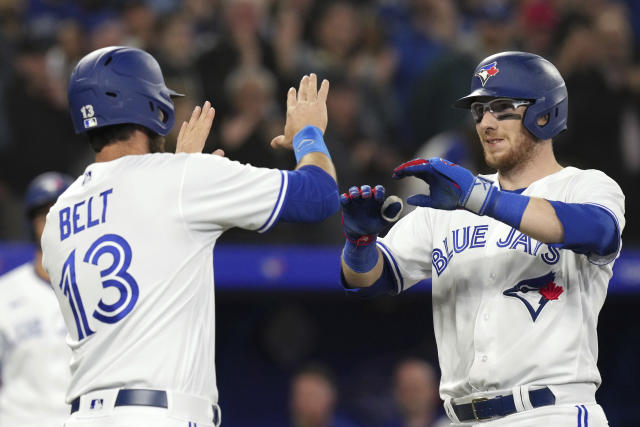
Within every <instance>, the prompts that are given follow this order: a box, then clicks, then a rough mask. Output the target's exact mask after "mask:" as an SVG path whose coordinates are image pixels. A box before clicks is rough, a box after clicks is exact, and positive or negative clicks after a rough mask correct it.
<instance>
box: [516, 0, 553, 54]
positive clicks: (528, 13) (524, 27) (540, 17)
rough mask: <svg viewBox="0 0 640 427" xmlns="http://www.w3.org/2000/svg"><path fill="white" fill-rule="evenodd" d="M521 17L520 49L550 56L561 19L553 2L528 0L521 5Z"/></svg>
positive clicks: (548, 0)
mask: <svg viewBox="0 0 640 427" xmlns="http://www.w3.org/2000/svg"><path fill="white" fill-rule="evenodd" d="M519 18H520V20H521V23H520V28H521V31H520V32H519V34H518V37H519V40H520V43H521V48H520V50H524V51H526V52H531V53H535V54H537V55H540V56H543V57H545V58H546V57H548V56H549V54H550V53H551V48H552V44H553V35H554V32H555V29H556V26H557V25H558V21H559V17H558V12H557V10H556V9H555V7H554V5H553V3H552V2H551V1H550V0H527V1H525V2H524V3H523V5H522V6H521V10H520V17H519Z"/></svg>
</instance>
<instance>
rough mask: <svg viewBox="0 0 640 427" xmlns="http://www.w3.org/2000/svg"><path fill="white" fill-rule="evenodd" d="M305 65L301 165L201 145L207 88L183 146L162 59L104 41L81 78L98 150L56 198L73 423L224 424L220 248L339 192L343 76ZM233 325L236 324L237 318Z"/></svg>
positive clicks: (290, 105) (290, 134) (301, 218)
mask: <svg viewBox="0 0 640 427" xmlns="http://www.w3.org/2000/svg"><path fill="white" fill-rule="evenodd" d="M316 80H317V79H316V76H315V75H313V74H312V75H310V76H304V77H303V78H302V80H301V82H300V87H299V89H298V91H296V90H295V89H294V88H291V89H290V90H289V93H288V98H287V121H286V125H285V132H284V135H280V136H278V137H276V138H274V140H273V141H272V146H274V147H285V148H293V149H294V153H295V156H296V159H297V161H298V164H297V168H296V170H294V171H282V170H277V169H262V168H258V167H254V166H251V165H244V164H240V163H238V162H233V161H231V160H229V159H227V158H225V157H223V156H221V155H210V154H202V153H201V150H202V148H203V147H204V142H205V139H206V137H207V135H208V133H209V129H210V127H211V123H212V121H213V117H214V110H213V108H211V106H210V104H209V103H208V102H206V103H205V104H204V106H203V107H202V108H200V107H196V109H195V110H194V112H193V114H192V116H191V119H190V121H189V122H188V123H187V122H185V123H183V124H182V127H181V130H180V134H179V137H178V151H180V153H177V154H173V153H161V152H155V153H152V152H154V151H162V150H161V148H162V136H163V135H166V134H167V133H168V132H169V130H170V129H171V128H172V126H173V124H174V108H173V102H172V101H171V96H176V95H178V94H176V93H175V92H173V91H171V90H170V89H168V88H167V87H166V86H165V83H164V79H163V76H162V72H161V70H160V67H159V65H158V63H157V62H156V60H155V59H154V58H153V57H152V56H151V55H150V54H148V53H147V52H145V51H142V50H139V49H135V48H130V47H108V48H103V49H99V50H96V51H94V52H92V53H90V54H88V55H87V56H85V57H84V58H82V59H81V60H80V62H79V63H78V65H77V66H76V68H75V69H74V71H73V73H72V75H71V78H70V82H69V104H70V109H71V116H72V119H73V125H74V127H75V130H76V132H79V133H83V132H86V133H87V134H88V137H89V141H90V143H91V146H92V147H93V149H94V150H95V151H96V162H95V163H93V164H91V165H89V166H88V167H87V169H86V171H85V172H84V174H83V175H82V176H80V177H79V178H78V179H77V180H76V181H75V182H74V183H73V184H72V185H71V186H70V187H69V189H68V190H67V191H66V192H65V193H64V194H62V195H61V196H60V198H59V199H58V201H57V203H56V204H55V205H54V206H53V207H52V208H51V210H50V212H49V214H48V216H47V223H46V226H45V230H44V234H43V236H42V247H43V252H44V259H43V264H44V267H45V269H46V270H47V271H48V272H49V274H50V276H51V283H52V286H53V288H54V290H55V293H56V296H57V297H58V302H59V304H60V307H61V310H62V313H63V315H64V318H65V322H66V324H67V327H68V329H69V336H68V337H67V342H68V343H69V345H70V346H71V349H72V351H73V356H72V359H71V371H72V379H71V385H70V387H69V390H68V392H67V402H69V403H70V404H71V416H70V418H69V419H68V421H67V423H66V424H65V425H66V426H67V427H70V426H73V427H80V426H92V427H99V426H110V427H113V426H155V427H158V426H162V427H164V426H167V427H168V426H175V427H178V426H179V427H210V426H214V425H219V423H220V411H219V407H218V405H217V402H218V390H217V387H216V376H215V362H214V355H215V351H214V350H215V349H214V344H215V335H214V327H215V317H214V279H213V248H214V246H215V242H216V240H217V239H218V237H219V236H220V235H221V234H222V233H223V232H224V231H225V230H228V229H229V228H232V227H241V228H245V229H249V230H255V231H258V232H260V233H263V232H266V231H268V230H269V229H271V228H272V227H273V226H274V225H275V224H276V223H278V222H281V221H296V222H311V221H319V220H322V219H324V218H326V217H328V216H330V215H333V214H334V213H335V212H336V211H337V210H338V207H339V197H338V190H337V184H336V181H335V171H334V168H333V164H332V162H331V159H330V157H329V153H328V151H327V149H326V147H325V144H324V141H323V132H324V129H325V127H326V124H327V113H326V98H327V93H328V90H329V83H328V82H327V81H323V82H322V85H321V87H320V89H319V90H318V89H317V82H316ZM224 326H225V327H227V326H229V325H224Z"/></svg>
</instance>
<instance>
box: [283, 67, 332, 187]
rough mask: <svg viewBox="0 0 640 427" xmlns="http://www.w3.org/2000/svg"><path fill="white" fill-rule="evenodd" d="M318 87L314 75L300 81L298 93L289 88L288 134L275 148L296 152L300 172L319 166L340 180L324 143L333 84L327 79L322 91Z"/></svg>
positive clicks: (286, 126) (297, 166) (321, 87)
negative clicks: (308, 167) (331, 85)
mask: <svg viewBox="0 0 640 427" xmlns="http://www.w3.org/2000/svg"><path fill="white" fill-rule="evenodd" d="M317 86H318V78H317V76H316V75H315V74H313V73H312V74H311V75H309V76H304V77H303V78H302V80H300V86H299V88H298V91H297V92H296V89H295V88H293V87H292V88H290V89H289V92H288V93H287V121H286V124H285V127H284V135H279V136H276V137H275V138H273V140H272V141H271V146H272V147H273V148H285V149H289V150H293V152H294V154H295V156H296V161H297V165H296V169H300V168H301V167H303V166H317V167H319V168H320V169H322V170H323V171H325V172H326V173H328V174H329V175H330V176H331V177H332V178H333V180H334V181H336V180H337V178H336V170H335V168H334V166H333V163H332V162H331V156H330V155H329V151H328V150H327V148H326V146H325V144H324V140H323V134H324V131H325V129H326V128H327V95H328V94H329V81H328V80H323V81H322V84H321V85H320V89H319V90H318V89H317Z"/></svg>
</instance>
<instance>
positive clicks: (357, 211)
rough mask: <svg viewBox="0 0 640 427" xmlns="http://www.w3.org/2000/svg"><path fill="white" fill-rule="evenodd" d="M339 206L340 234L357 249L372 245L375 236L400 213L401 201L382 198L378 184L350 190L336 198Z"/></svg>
mask: <svg viewBox="0 0 640 427" xmlns="http://www.w3.org/2000/svg"><path fill="white" fill-rule="evenodd" d="M340 204H341V205H342V226H343V228H344V233H345V235H346V237H347V239H349V240H350V241H351V242H352V243H353V244H356V245H358V246H360V245H368V244H371V243H372V242H374V241H375V237H376V236H377V235H378V233H380V232H381V231H382V230H384V229H385V228H386V227H387V226H388V225H389V224H391V223H392V222H394V221H396V220H397V219H398V218H399V217H400V213H401V212H402V200H400V199H399V198H398V197H396V196H390V197H387V198H386V199H385V190H384V187H383V186H382V185H376V186H375V187H374V188H371V187H370V186H369V185H363V186H361V187H360V188H358V187H351V188H349V192H347V193H344V194H342V195H341V196H340Z"/></svg>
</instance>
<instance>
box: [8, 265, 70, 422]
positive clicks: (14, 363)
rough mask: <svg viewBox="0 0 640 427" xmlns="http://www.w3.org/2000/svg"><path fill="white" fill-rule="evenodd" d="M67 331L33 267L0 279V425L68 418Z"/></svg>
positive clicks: (46, 286)
mask: <svg viewBox="0 0 640 427" xmlns="http://www.w3.org/2000/svg"><path fill="white" fill-rule="evenodd" d="M66 333H67V327H66V326H65V324H64V319H63V318H62V314H61V313H60V308H59V307H58V301H57V299H56V296H55V294H54V293H53V290H52V289H51V286H50V285H49V283H47V282H45V281H44V280H42V279H41V278H40V277H39V276H38V275H37V274H36V271H35V267H34V265H33V264H32V263H27V264H24V265H22V266H20V267H18V268H16V269H14V270H12V271H10V272H8V273H7V274H5V275H3V276H2V277H0V383H1V384H0V427H15V426H21V427H22V426H32V427H47V426H51V427H53V426H55V427H60V426H61V425H62V424H63V423H64V421H65V420H66V419H67V417H68V416H69V405H67V404H66V403H65V392H66V391H67V388H68V386H69V382H70V380H71V373H70V371H69V359H70V357H71V351H70V350H69V348H68V347H67V345H66V343H65V335H66Z"/></svg>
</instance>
